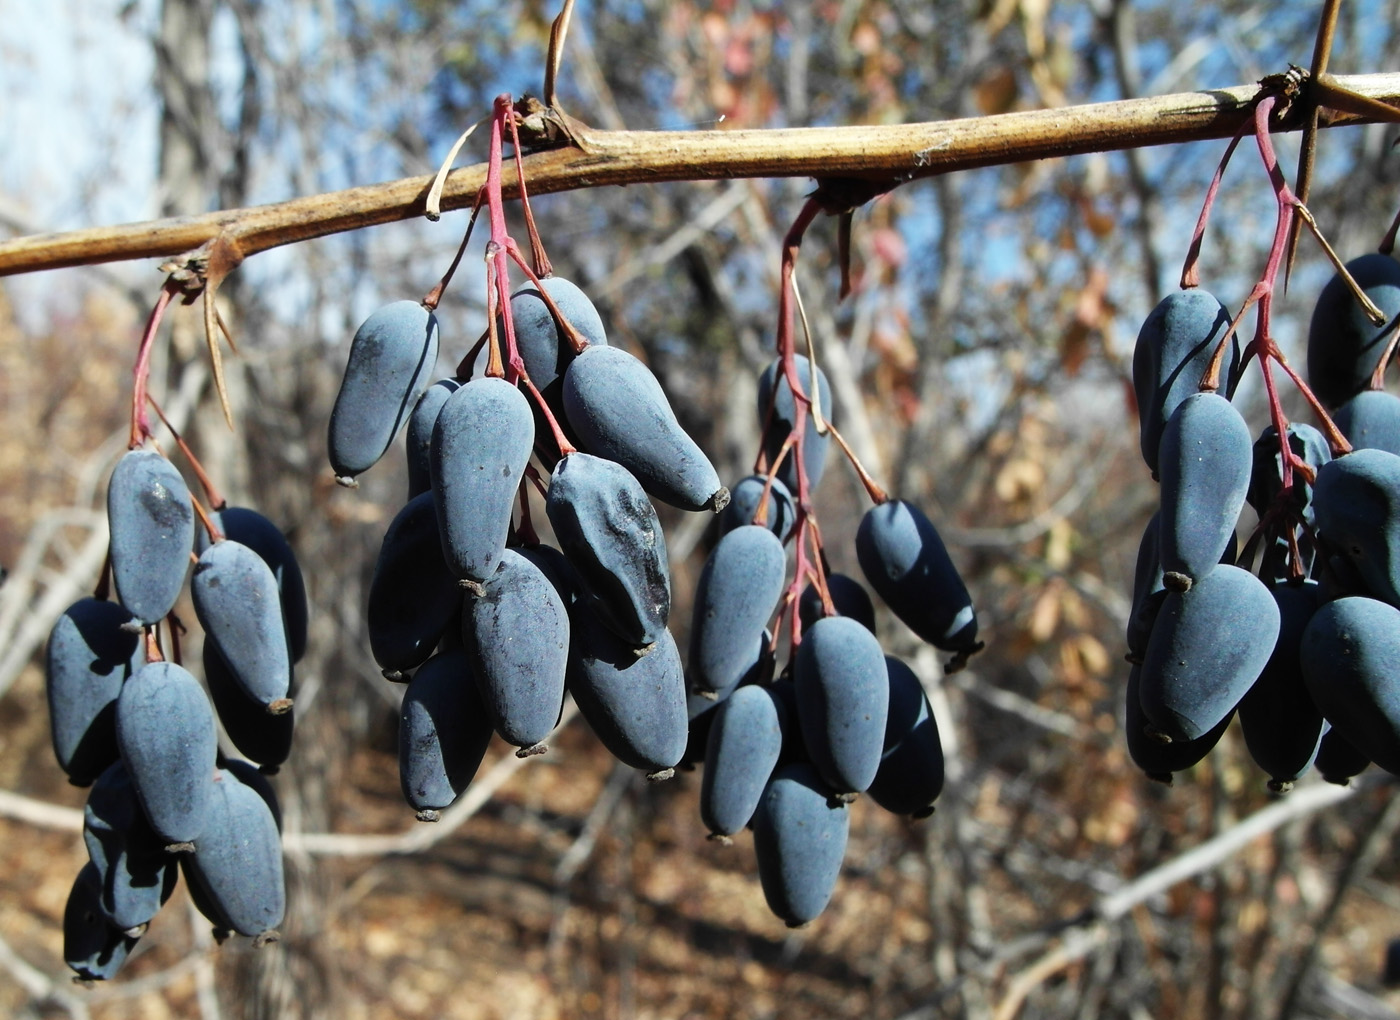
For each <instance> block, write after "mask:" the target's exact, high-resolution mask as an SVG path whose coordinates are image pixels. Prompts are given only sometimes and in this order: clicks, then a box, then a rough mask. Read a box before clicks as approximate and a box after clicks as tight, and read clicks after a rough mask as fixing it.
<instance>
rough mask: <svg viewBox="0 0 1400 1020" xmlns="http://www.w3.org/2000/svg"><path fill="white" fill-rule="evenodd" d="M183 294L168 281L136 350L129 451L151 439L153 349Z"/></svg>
mask: <svg viewBox="0 0 1400 1020" xmlns="http://www.w3.org/2000/svg"><path fill="white" fill-rule="evenodd" d="M179 292H180V285H179V284H177V283H176V282H175V281H174V279H173V278H167V279H166V281H165V284H164V285H163V286H162V287H161V288H160V296H159V297H157V298H156V304H155V307H154V308H152V309H151V316H150V318H149V319H147V320H146V328H145V330H144V332H142V334H141V345H140V347H138V348H137V350H136V367H135V368H133V369H132V370H131V375H132V380H133V385H132V393H131V439H130V441H129V442H128V443H127V448H128V449H131V450H135V449H137V448H138V447H140V446H141V445H142V444H144V443H145V442H146V440H147V439H148V438H149V437H150V435H151V419H150V418H149V417H148V416H147V414H146V389H147V386H148V384H149V382H150V377H151V349H152V348H153V347H154V346H155V339H156V331H157V330H159V329H160V322H161V319H163V318H164V317H165V309H166V308H167V307H169V305H170V299H171V298H173V297H174V296H175V295H176V294H178V293H179Z"/></svg>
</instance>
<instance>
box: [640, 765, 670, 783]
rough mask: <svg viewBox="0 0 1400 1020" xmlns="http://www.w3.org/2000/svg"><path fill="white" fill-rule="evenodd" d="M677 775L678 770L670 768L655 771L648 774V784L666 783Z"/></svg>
mask: <svg viewBox="0 0 1400 1020" xmlns="http://www.w3.org/2000/svg"><path fill="white" fill-rule="evenodd" d="M675 774H676V770H675V769H674V768H669V769H658V770H657V771H655V772H648V773H647V782H648V783H661V782H664V781H666V780H667V779H670V778H671V777H672V776H674V775H675Z"/></svg>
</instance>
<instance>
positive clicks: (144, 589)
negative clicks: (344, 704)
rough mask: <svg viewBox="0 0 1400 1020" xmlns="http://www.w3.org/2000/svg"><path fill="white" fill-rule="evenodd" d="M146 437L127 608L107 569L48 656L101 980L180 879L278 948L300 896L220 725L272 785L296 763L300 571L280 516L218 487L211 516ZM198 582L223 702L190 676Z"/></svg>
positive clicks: (302, 619)
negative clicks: (189, 640) (289, 762)
mask: <svg viewBox="0 0 1400 1020" xmlns="http://www.w3.org/2000/svg"><path fill="white" fill-rule="evenodd" d="M133 434H134V435H138V436H140V437H141V439H140V441H139V442H138V445H136V446H135V447H133V448H132V449H130V450H128V452H127V453H126V454H125V455H124V456H123V457H122V459H121V460H120V461H119V462H118V464H117V466H116V469H115V470H114V471H113V473H112V478H111V481H110V483H109V485H108V490H107V515H108V523H109V527H110V532H111V539H110V552H109V557H108V558H109V563H110V582H111V587H112V588H114V589H115V596H116V598H115V601H108V599H107V594H108V587H109V584H108V581H109V578H108V571H106V570H104V571H103V577H102V581H101V582H100V584H99V586H98V592H97V595H96V596H95V597H91V598H85V599H82V600H80V601H78V602H77V603H75V604H74V605H72V606H70V607H69V608H68V610H67V611H66V612H65V613H64V614H63V616H62V617H60V618H59V621H58V622H57V624H55V626H54V628H53V630H52V632H51V633H50V635H49V641H48V650H47V660H46V677H47V684H46V687H47V693H48V702H49V711H50V719H51V722H52V730H53V745H54V752H55V754H56V756H57V758H58V762H59V764H60V765H61V766H62V767H63V769H64V771H65V772H66V773H67V774H68V777H69V779H70V781H72V782H73V783H74V784H75V785H78V786H88V785H91V790H90V792H89V794H88V801H87V808H86V811H85V814H84V833H83V835H84V841H85V842H86V844H87V849H88V855H89V858H90V860H89V863H88V864H87V865H86V866H84V868H83V869H82V871H81V872H80V873H79V875H78V878H77V880H76V882H75V883H74V885H73V890H72V892H71V894H70V896H69V900H68V907H67V910H66V911H65V914H64V942H65V945H64V956H65V959H66V960H67V962H68V964H69V966H70V967H72V968H73V970H74V971H75V972H76V974H77V975H78V977H79V978H80V979H86V980H93V979H103V978H110V977H112V976H113V975H114V974H115V973H116V972H117V970H118V969H119V968H120V967H121V965H122V964H123V962H124V961H125V960H126V958H127V955H128V954H129V953H130V951H131V949H132V947H133V946H134V945H135V943H136V941H137V939H138V938H139V937H140V936H141V935H142V934H143V933H144V932H145V930H146V928H147V926H148V925H149V923H150V921H151V920H152V918H153V917H154V916H155V914H156V912H157V911H158V910H159V908H160V906H161V905H162V904H163V903H164V902H165V901H166V899H168V898H169V896H170V894H171V892H172V891H173V890H174V888H175V884H176V881H177V877H178V871H183V872H184V874H185V877H186V882H187V884H188V886H189V890H190V894H191V897H192V899H193V900H194V902H195V904H196V906H197V907H198V908H199V910H200V911H201V912H202V913H203V914H204V916H205V917H207V918H208V919H209V920H210V921H211V922H212V923H213V925H214V926H215V930H216V933H218V934H219V936H220V937H221V938H222V937H224V936H226V935H227V934H229V933H233V932H237V933H239V934H241V935H248V936H252V937H253V938H254V939H255V941H256V942H258V943H262V942H266V941H269V940H271V939H273V938H275V937H276V934H277V933H276V927H277V925H278V924H280V923H281V920H282V913H283V907H284V900H285V896H284V892H283V877H282V853H281V845H280V836H279V831H278V830H279V826H280V819H279V817H278V808H277V801H276V797H275V795H274V793H273V790H272V787H271V785H270V784H269V783H268V781H267V779H266V777H265V776H264V775H263V774H262V772H260V771H259V770H258V768H257V767H256V766H254V765H253V764H250V763H249V762H248V761H243V760H239V759H233V758H227V757H225V755H224V754H223V752H222V751H221V749H220V747H219V740H218V731H217V726H218V725H219V724H222V727H223V730H224V733H225V734H226V735H227V737H228V739H229V741H230V743H231V744H232V745H233V746H234V747H235V748H237V749H238V750H239V751H240V752H242V753H243V754H244V755H246V756H247V757H248V758H250V759H252V761H254V762H257V763H258V764H259V765H261V767H262V770H263V771H264V772H275V771H276V770H277V767H278V766H279V765H281V764H282V763H283V762H284V761H285V760H286V758H287V755H288V753H289V751H290V748H291V736H292V714H291V705H292V703H291V700H290V698H289V697H288V694H289V690H290V686H291V670H292V663H293V662H294V661H295V660H296V659H298V658H300V656H301V655H302V653H303V652H304V650H305V645H306V616H307V611H306V593H305V588H304V585H303V582H302V577H301V572H300V569H299V568H298V566H297V562H296V559H295V557H294V556H293V554H292V551H291V548H290V547H289V546H288V544H287V541H286V539H285V538H284V537H283V536H282V534H281V532H279V531H278V530H277V528H276V527H275V526H274V525H272V524H271V522H269V521H268V520H267V519H266V518H265V517H263V516H262V515H261V514H258V513H257V512H255V511H252V510H247V509H243V508H237V507H227V506H223V505H222V504H223V501H222V499H221V498H219V497H218V496H217V493H215V492H213V491H212V488H211V487H208V486H206V488H207V489H208V491H209V492H210V505H211V506H215V507H218V509H217V510H215V511H213V512H206V511H205V510H204V509H203V508H202V507H201V506H199V504H198V503H197V502H196V501H195V499H194V497H193V496H192V495H191V493H190V491H189V489H188V488H187V487H186V485H185V483H184V480H183V479H182V477H181V475H180V473H179V472H178V471H177V470H176V469H175V467H174V466H173V465H172V464H171V463H170V462H169V461H168V460H166V459H165V457H164V456H162V455H161V454H160V453H159V452H158V451H157V450H155V449H149V448H147V447H146V443H147V442H148V441H149V431H148V430H147V429H146V428H145V422H144V419H140V420H138V421H137V422H136V423H135V424H134V427H133ZM177 439H178V437H177ZM181 445H182V446H183V443H182V444H181ZM186 452H188V451H186ZM196 471H197V472H198V473H199V474H200V475H201V476H203V472H202V470H199V469H198V466H197V465H196ZM196 514H198V515H199V516H200V517H201V518H202V519H203V524H202V526H197V524H196ZM197 531H198V543H197V542H196V533H197ZM196 553H198V554H197V555H196ZM191 560H193V561H194V569H193V571H192V572H191V571H190V562H191ZM187 574H191V578H190V596H191V601H192V602H193V604H194V610H195V615H196V616H197V617H198V619H199V622H200V625H201V627H202V628H203V630H204V634H205V640H204V676H205V681H206V684H207V686H208V692H207V693H206V690H205V688H204V687H203V686H201V685H200V683H199V680H198V679H197V678H196V677H195V676H194V674H192V673H190V672H189V671H188V670H186V669H185V668H184V667H183V666H182V665H180V662H179V659H180V647H179V635H180V633H181V631H182V629H183V628H182V626H181V624H180V622H179V620H178V619H177V618H176V617H175V615H174V612H173V611H174V608H175V603H176V601H177V599H178V598H179V596H180V594H181V592H182V591H183V590H184V587H185V578H186V575H187ZM166 621H168V626H167V628H166V633H167V634H168V635H169V639H170V646H171V649H170V650H171V656H172V658H171V659H169V660H167V658H166V656H165V654H164V652H163V651H162V648H161V643H160V640H159V628H160V627H161V625H162V624H163V623H165V622H166ZM211 697H212V704H211ZM177 862H178V870H177Z"/></svg>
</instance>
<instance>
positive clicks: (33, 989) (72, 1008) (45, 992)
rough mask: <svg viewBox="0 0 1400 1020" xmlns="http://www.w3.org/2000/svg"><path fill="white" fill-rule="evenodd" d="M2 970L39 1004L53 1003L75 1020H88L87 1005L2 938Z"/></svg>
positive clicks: (0, 961)
mask: <svg viewBox="0 0 1400 1020" xmlns="http://www.w3.org/2000/svg"><path fill="white" fill-rule="evenodd" d="M0 970H4V971H5V972H6V973H8V974H9V975H10V976H11V977H12V978H14V979H15V982H16V983H17V984H18V985H19V986H20V987H21V988H23V989H24V990H25V991H26V992H27V993H29V998H30V999H31V1000H32V1001H34V1002H36V1003H39V1004H43V1003H53V1004H55V1005H57V1006H60V1007H62V1008H63V1009H64V1010H66V1011H67V1012H68V1015H69V1016H71V1017H73V1020H87V1017H88V1008H87V1005H86V1003H84V1002H83V1001H82V1000H81V999H79V998H78V997H77V996H76V995H74V994H73V993H72V992H69V991H68V990H66V989H65V988H63V987H62V986H60V985H59V984H58V983H57V982H55V981H54V980H52V979H51V978H49V976H48V975H47V974H45V973H43V972H42V971H40V970H39V969H38V968H36V967H34V966H32V965H31V964H29V963H27V962H25V960H23V959H22V958H21V957H20V955H19V954H18V953H16V952H15V951H14V949H12V948H11V947H10V944H9V943H8V942H6V941H5V940H4V939H3V938H0Z"/></svg>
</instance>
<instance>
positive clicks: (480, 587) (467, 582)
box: [457, 577, 486, 599]
mask: <svg viewBox="0 0 1400 1020" xmlns="http://www.w3.org/2000/svg"><path fill="white" fill-rule="evenodd" d="M457 584H458V585H460V586H461V587H463V588H465V589H467V591H468V592H470V593H471V595H472V597H473V598H478V599H479V598H483V597H485V595H486V585H484V584H482V583H481V582H480V581H473V580H472V579H471V578H470V577H464V578H462V579H461V580H459V581H458V582H457Z"/></svg>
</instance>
